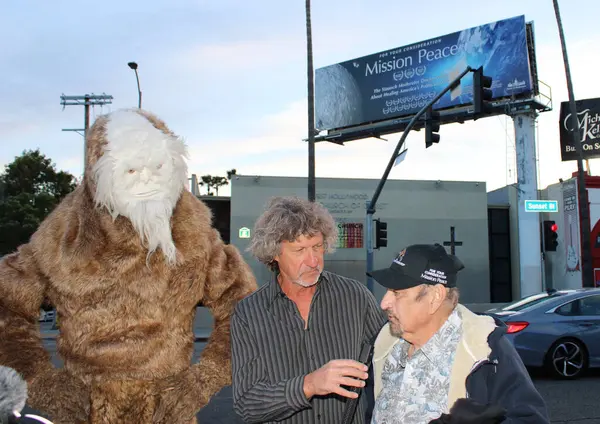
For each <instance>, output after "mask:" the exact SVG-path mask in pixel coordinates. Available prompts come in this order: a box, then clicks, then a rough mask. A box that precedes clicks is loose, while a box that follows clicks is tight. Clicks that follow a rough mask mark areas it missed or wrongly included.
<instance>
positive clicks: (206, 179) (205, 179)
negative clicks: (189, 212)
mask: <svg viewBox="0 0 600 424" xmlns="http://www.w3.org/2000/svg"><path fill="white" fill-rule="evenodd" d="M200 179H201V180H202V181H200V182H199V183H198V185H200V186H206V195H207V196H212V195H213V193H212V192H211V191H210V188H211V187H212V182H213V177H212V175H210V174H207V175H203V176H202V177H200Z"/></svg>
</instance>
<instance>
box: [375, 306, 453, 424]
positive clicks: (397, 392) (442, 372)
mask: <svg viewBox="0 0 600 424" xmlns="http://www.w3.org/2000/svg"><path fill="white" fill-rule="evenodd" d="M461 321H462V320H461V317H460V314H459V312H458V311H457V310H456V309H455V310H454V311H453V312H452V314H450V316H449V318H448V320H446V322H445V323H444V325H443V326H442V327H441V328H440V329H439V330H438V332H437V333H435V334H434V335H433V337H432V338H431V339H429V341H428V342H427V343H426V344H425V345H424V346H423V347H422V348H421V349H419V350H417V351H415V352H414V353H413V355H412V356H411V357H410V358H409V357H408V348H409V347H410V344H409V343H408V342H406V341H405V340H400V341H399V342H398V343H396V345H395V346H394V347H393V349H392V351H391V352H390V355H389V356H388V358H387V360H386V362H385V364H384V367H383V372H382V375H381V383H382V389H381V393H380V394H379V396H378V398H377V402H376V404H375V409H374V411H373V420H372V421H371V424H401V423H402V424H422V423H423V424H427V423H429V421H431V420H432V419H435V418H438V417H439V416H440V415H442V413H447V412H448V392H449V390H450V374H451V371H452V364H453V363H454V354H455V353H456V348H457V346H458V342H459V341H460V337H461V332H462V330H461V329H462V327H461Z"/></svg>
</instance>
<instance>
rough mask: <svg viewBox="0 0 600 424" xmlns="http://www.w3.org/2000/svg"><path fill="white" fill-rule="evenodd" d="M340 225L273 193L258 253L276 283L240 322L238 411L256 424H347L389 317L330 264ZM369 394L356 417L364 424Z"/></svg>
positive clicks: (237, 317)
mask: <svg viewBox="0 0 600 424" xmlns="http://www.w3.org/2000/svg"><path fill="white" fill-rule="evenodd" d="M336 240H337V225H336V223H335V221H334V220H333V218H332V216H331V215H330V213H329V212H328V211H327V209H325V208H324V207H323V206H322V205H321V204H319V203H316V202H309V201H307V200H304V199H300V198H297V197H280V198H275V199H273V200H272V201H271V202H270V203H269V205H268V206H267V209H266V211H265V212H264V213H263V215H262V216H261V217H259V219H258V220H257V222H256V225H255V228H254V236H253V238H252V241H251V243H250V247H249V250H250V251H251V252H252V253H253V255H254V256H255V257H256V258H257V259H258V260H259V261H261V262H262V263H264V264H266V265H267V266H268V267H269V268H270V269H271V270H272V271H273V278H272V280H271V281H270V282H269V283H267V284H266V285H263V286H262V287H261V288H260V289H259V290H258V291H256V292H255V293H253V294H251V295H250V296H248V297H246V298H245V299H243V300H242V301H240V302H239V303H238V305H237V307H236V309H235V313H234V315H233V317H232V321H231V346H232V373H233V376H232V387H233V399H234V409H235V411H236V412H237V413H238V415H240V416H241V417H242V418H243V419H244V420H245V422H247V423H272V422H279V423H299V424H300V423H302V424H311V423H317V422H320V423H336V424H338V423H341V422H342V417H343V415H344V410H345V407H346V401H347V400H348V399H354V398H356V397H357V394H356V393H355V392H353V391H350V390H348V389H349V388H355V387H356V388H361V387H364V386H365V381H366V380H367V378H368V367H367V366H365V365H364V364H362V363H360V362H358V358H359V353H360V351H361V348H362V345H363V343H365V342H366V343H371V342H372V340H373V339H374V338H375V336H376V335H377V333H378V332H379V330H380V328H381V327H382V326H383V325H384V323H385V321H386V316H385V314H384V313H383V312H382V311H381V309H380V308H379V307H378V305H377V301H376V300H375V298H374V296H373V295H372V294H371V293H370V292H369V291H368V290H367V288H366V287H365V285H364V284H362V283H360V282H358V281H356V280H352V279H349V278H345V277H342V276H339V275H336V274H334V273H331V272H328V271H325V270H324V269H323V264H324V254H325V252H331V251H333V249H334V247H335V243H336ZM365 411H366V402H365V400H364V396H363V397H361V399H360V402H359V404H358V407H357V410H356V414H355V416H354V420H353V421H352V423H354V424H362V423H364V422H365V415H366V414H365Z"/></svg>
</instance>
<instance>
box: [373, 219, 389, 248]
mask: <svg viewBox="0 0 600 424" xmlns="http://www.w3.org/2000/svg"><path fill="white" fill-rule="evenodd" d="M380 247H387V222H383V221H380V220H379V219H376V220H375V249H379V248H380Z"/></svg>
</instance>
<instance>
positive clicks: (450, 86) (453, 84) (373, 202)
mask: <svg viewBox="0 0 600 424" xmlns="http://www.w3.org/2000/svg"><path fill="white" fill-rule="evenodd" d="M471 71H473V68H471V67H470V66H467V68H466V69H465V70H464V71H462V72H461V73H460V74H458V76H457V77H456V78H455V79H454V80H453V81H452V82H450V84H448V86H447V87H446V88H444V89H443V90H442V91H440V92H439V93H438V95H437V96H435V97H434V98H433V99H431V100H430V101H429V103H427V104H426V105H425V106H423V108H422V109H421V110H420V111H418V112H417V114H416V115H415V116H413V117H412V119H411V120H410V122H409V123H408V124H407V125H406V129H405V130H404V131H403V132H402V136H401V137H400V140H399V141H398V144H397V145H396V149H394V153H392V157H391V158H390V161H389V162H388V165H387V167H386V168H385V171H384V172H383V176H382V177H381V180H379V184H378V185H377V188H376V189H375V193H374V194H373V198H372V199H371V202H370V203H369V206H368V208H367V214H369V215H373V214H374V213H375V205H376V204H377V200H378V199H379V196H380V195H381V191H382V190H383V186H384V185H385V182H386V181H387V178H388V176H389V175H390V171H391V170H392V167H393V166H394V161H395V160H396V157H397V156H398V153H400V149H401V148H402V146H403V145H404V141H405V140H406V137H407V136H408V134H409V133H410V130H411V129H412V128H413V127H414V126H415V124H416V123H417V121H419V119H421V116H422V115H423V114H424V113H425V112H426V111H427V110H428V109H429V108H432V107H433V105H434V104H435V103H436V102H437V101H438V100H439V99H441V98H442V96H443V95H444V94H446V93H447V92H448V91H450V90H452V89H453V88H454V87H456V86H457V85H459V84H460V80H461V79H462V77H464V76H465V75H466V74H467V73H469V72H471ZM369 222H370V220H367V225H371V224H369ZM369 230H370V229H369V228H368V229H367V231H369ZM369 234H370V232H369Z"/></svg>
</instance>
